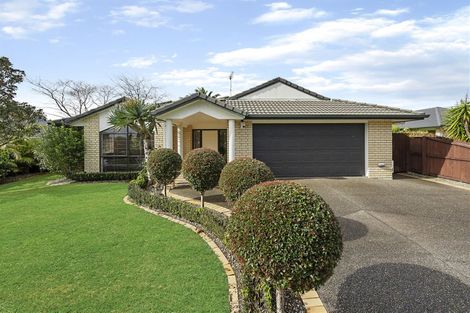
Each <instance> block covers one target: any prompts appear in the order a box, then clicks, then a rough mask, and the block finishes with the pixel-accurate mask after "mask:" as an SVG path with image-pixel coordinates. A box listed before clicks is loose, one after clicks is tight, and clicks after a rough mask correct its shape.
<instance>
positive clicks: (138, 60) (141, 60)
mask: <svg viewBox="0 0 470 313" xmlns="http://www.w3.org/2000/svg"><path fill="white" fill-rule="evenodd" d="M157 61H158V60H157V58H156V57H155V56H154V55H151V56H146V57H132V58H130V59H128V60H127V61H125V62H123V63H119V64H115V66H119V67H129V68H147V67H150V66H152V65H154V64H155V63H157Z"/></svg>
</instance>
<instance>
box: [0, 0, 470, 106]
mask: <svg viewBox="0 0 470 313" xmlns="http://www.w3.org/2000/svg"><path fill="white" fill-rule="evenodd" d="M0 55H5V56H8V57H9V58H10V60H11V61H12V62H13V63H14V66H15V67H17V68H20V69H23V70H25V71H26V73H27V75H28V76H29V77H30V78H33V79H34V78H41V79H44V80H49V81H54V80H58V79H75V80H84V81H89V82H92V83H96V84H109V83H110V81H111V79H112V78H113V77H115V76H116V75H119V74H128V75H130V76H140V77H147V78H149V79H151V80H153V81H154V82H155V84H157V85H158V86H161V87H162V88H163V89H164V90H165V91H166V93H167V94H168V97H169V98H178V97H180V96H184V95H186V94H188V93H189V92H191V91H193V90H194V88H196V87H198V86H204V87H206V88H208V89H211V90H215V91H217V92H219V93H221V94H223V95H228V93H229V83H228V75H229V73H230V71H234V72H235V76H234V92H237V91H242V90H244V89H247V88H250V87H253V86H254V85H256V84H259V83H262V82H264V81H266V80H269V79H271V78H274V77H277V76H282V77H284V78H287V79H289V80H292V81H293V82H295V83H298V84H300V85H302V86H304V87H306V88H309V89H311V90H313V91H315V92H318V93H320V94H324V95H326V96H329V97H334V98H342V99H349V100H357V101H365V102H370V103H379V104H385V105H392V106H397V107H402V108H412V109H418V108H424V107H430V106H437V105H438V106H450V105H453V104H455V103H456V102H457V101H458V100H459V99H460V98H461V97H463V96H465V94H466V93H467V92H468V91H469V86H470V5H469V2H468V1H463V0H462V1H460V0H452V1H419V0H415V1H411V0H387V1H378V0H377V1H351V0H318V1H286V2H273V1H261V0H251V1H250V0H231V1H228V0H219V1H203V0H176V1H171V0H142V1H85V0H82V1H80V0H44V1H38V0H2V1H0ZM18 98H19V99H20V100H24V101H28V102H30V103H32V104H35V105H37V106H39V107H47V106H48V103H47V99H45V98H42V97H40V96H39V95H37V94H35V93H34V92H33V91H32V89H31V86H29V85H28V84H27V83H24V84H23V85H22V86H21V88H20V91H19V94H18ZM47 112H48V113H53V112H52V111H51V110H49V109H48V110H47Z"/></svg>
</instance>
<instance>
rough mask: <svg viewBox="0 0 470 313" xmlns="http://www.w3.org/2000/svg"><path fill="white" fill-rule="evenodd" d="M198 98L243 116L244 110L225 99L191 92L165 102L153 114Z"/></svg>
mask: <svg viewBox="0 0 470 313" xmlns="http://www.w3.org/2000/svg"><path fill="white" fill-rule="evenodd" d="M199 99H202V100H206V101H208V102H210V103H212V104H215V105H217V106H219V107H221V108H223V109H226V110H229V111H232V112H235V113H238V114H240V115H242V116H245V114H244V112H243V111H242V110H240V109H238V108H237V107H234V106H232V105H231V104H230V103H228V102H227V101H222V100H217V99H215V98H212V97H209V96H206V95H201V94H199V93H193V94H191V95H189V96H186V97H184V98H181V99H180V100H177V101H175V102H171V103H168V104H166V105H165V106H162V107H160V108H158V109H156V110H155V111H154V114H155V115H161V114H163V113H166V112H169V111H171V110H174V109H177V108H179V107H182V106H184V105H186V104H188V103H190V102H193V101H195V100H199Z"/></svg>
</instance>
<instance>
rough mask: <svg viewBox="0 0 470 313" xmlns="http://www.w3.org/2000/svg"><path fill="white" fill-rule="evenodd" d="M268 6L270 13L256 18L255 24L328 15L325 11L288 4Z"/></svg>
mask: <svg viewBox="0 0 470 313" xmlns="http://www.w3.org/2000/svg"><path fill="white" fill-rule="evenodd" d="M266 6H267V7H269V11H268V12H266V13H264V14H262V15H260V16H258V17H257V18H255V20H254V21H253V23H255V24H259V23H280V22H293V21H300V20H305V19H310V18H318V17H321V16H324V15H326V12H325V11H322V10H318V9H316V8H293V7H292V6H291V5H290V4H289V3H287V2H273V3H270V4H267V5H266Z"/></svg>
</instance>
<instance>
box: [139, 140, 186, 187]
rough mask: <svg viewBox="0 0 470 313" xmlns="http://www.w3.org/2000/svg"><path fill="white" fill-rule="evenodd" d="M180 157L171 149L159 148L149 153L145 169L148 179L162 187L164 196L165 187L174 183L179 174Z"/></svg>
mask: <svg viewBox="0 0 470 313" xmlns="http://www.w3.org/2000/svg"><path fill="white" fill-rule="evenodd" d="M181 163H182V160H181V156H180V155H179V154H178V153H176V152H175V151H173V150H172V149H167V148H161V149H156V150H152V151H151V152H150V155H149V158H148V161H147V168H148V172H149V174H150V178H151V179H154V180H155V181H156V182H157V183H159V184H161V185H163V190H164V193H165V196H166V186H167V185H168V184H171V183H172V182H174V181H175V179H176V177H178V175H179V174H180V172H181Z"/></svg>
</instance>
